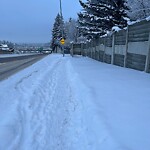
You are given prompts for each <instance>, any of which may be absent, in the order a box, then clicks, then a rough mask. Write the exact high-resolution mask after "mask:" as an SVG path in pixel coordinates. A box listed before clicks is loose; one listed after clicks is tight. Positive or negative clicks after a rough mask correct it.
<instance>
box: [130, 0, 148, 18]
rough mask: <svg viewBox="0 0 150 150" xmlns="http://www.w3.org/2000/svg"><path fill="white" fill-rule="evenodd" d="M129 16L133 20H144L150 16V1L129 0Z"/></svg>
mask: <svg viewBox="0 0 150 150" xmlns="http://www.w3.org/2000/svg"><path fill="white" fill-rule="evenodd" d="M128 5H129V6H130V11H129V16H130V18H131V19H132V20H137V19H144V18H146V17H148V16H150V0H128Z"/></svg>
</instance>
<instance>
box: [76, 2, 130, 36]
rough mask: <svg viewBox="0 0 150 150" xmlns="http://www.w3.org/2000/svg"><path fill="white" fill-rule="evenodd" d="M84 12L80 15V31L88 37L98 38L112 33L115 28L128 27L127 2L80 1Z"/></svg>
mask: <svg viewBox="0 0 150 150" xmlns="http://www.w3.org/2000/svg"><path fill="white" fill-rule="evenodd" d="M79 2H80V4H81V6H82V7H83V11H82V12H80V13H79V14H78V16H79V24H80V27H79V28H80V31H81V32H82V34H83V35H86V36H88V37H92V38H93V37H98V36H100V35H104V34H105V33H107V31H110V30H111V29H112V27H113V26H118V27H120V28H123V27H125V26H126V25H127V21H126V19H125V18H127V12H126V10H128V7H127V5H126V1H125V0H87V2H85V3H84V2H82V0H79Z"/></svg>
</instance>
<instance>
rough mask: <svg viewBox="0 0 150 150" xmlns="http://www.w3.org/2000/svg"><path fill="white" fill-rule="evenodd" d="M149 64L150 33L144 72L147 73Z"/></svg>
mask: <svg viewBox="0 0 150 150" xmlns="http://www.w3.org/2000/svg"><path fill="white" fill-rule="evenodd" d="M149 63H150V32H149V39H148V52H147V56H146V63H145V72H148V68H149Z"/></svg>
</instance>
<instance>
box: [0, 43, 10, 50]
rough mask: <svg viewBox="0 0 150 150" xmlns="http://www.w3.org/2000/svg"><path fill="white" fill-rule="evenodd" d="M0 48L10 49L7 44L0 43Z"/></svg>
mask: <svg viewBox="0 0 150 150" xmlns="http://www.w3.org/2000/svg"><path fill="white" fill-rule="evenodd" d="M0 50H3V51H9V50H10V49H9V47H8V45H7V44H0Z"/></svg>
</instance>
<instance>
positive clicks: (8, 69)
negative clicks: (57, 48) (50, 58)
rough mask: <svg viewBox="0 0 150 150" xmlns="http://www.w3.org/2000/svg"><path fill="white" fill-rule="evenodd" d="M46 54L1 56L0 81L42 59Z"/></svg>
mask: <svg viewBox="0 0 150 150" xmlns="http://www.w3.org/2000/svg"><path fill="white" fill-rule="evenodd" d="M45 56H46V55H39V54H38V55H32V56H31V55H29V56H26V57H25V56H23V57H22V56H19V57H15V59H14V57H10V58H3V59H2V58H1V60H0V81H2V80H4V79H6V78H8V77H9V76H11V75H13V74H15V73H16V72H18V71H20V70H22V69H24V68H26V67H28V66H30V65H32V64H34V63H35V62H37V61H38V60H40V59H42V58H43V57H45Z"/></svg>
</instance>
